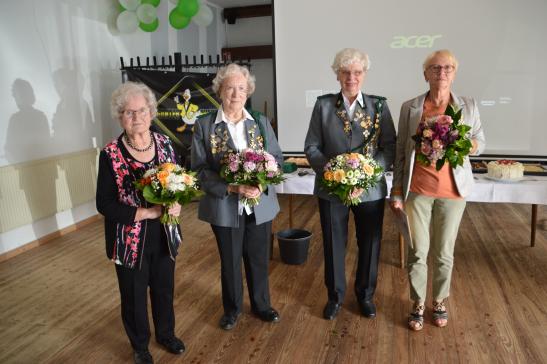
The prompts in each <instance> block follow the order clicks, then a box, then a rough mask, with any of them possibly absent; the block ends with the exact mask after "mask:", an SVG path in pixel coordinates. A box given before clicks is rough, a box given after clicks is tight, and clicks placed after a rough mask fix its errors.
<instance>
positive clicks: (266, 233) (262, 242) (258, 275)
mask: <svg viewBox="0 0 547 364" xmlns="http://www.w3.org/2000/svg"><path fill="white" fill-rule="evenodd" d="M211 227H212V229H213V232H214V233H215V236H216V239H217V245H218V252H219V254H220V266H221V282H222V305H223V307H224V314H225V315H237V314H239V313H241V311H242V306H243V278H242V276H241V258H243V262H244V264H245V276H246V278H247V288H248V290H249V298H250V301H251V310H253V311H264V310H267V309H269V308H270V305H271V304H270V288H269V285H268V264H269V253H270V244H269V239H270V235H271V229H272V223H271V221H268V222H265V223H263V224H260V225H257V224H256V221H255V215H254V214H251V215H247V214H245V212H243V215H241V216H240V217H239V227H238V228H229V227H221V226H217V225H211Z"/></svg>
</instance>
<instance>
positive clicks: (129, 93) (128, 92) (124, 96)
mask: <svg viewBox="0 0 547 364" xmlns="http://www.w3.org/2000/svg"><path fill="white" fill-rule="evenodd" d="M139 95H140V96H142V97H144V99H145V100H146V104H147V106H148V109H149V111H150V116H151V117H152V119H153V118H155V117H156V113H157V111H158V107H157V101H156V96H155V95H154V92H152V90H150V88H149V87H148V86H146V85H145V84H144V83H140V82H133V81H127V82H125V83H122V84H121V85H120V86H118V88H117V89H116V90H114V92H113V93H112V97H111V99H110V114H111V115H112V118H113V119H114V120H120V117H121V114H122V113H123V111H124V109H125V105H126V104H127V101H129V99H130V98H131V97H134V96H139Z"/></svg>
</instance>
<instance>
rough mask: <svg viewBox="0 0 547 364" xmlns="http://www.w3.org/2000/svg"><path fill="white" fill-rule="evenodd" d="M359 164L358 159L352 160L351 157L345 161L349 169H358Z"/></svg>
mask: <svg viewBox="0 0 547 364" xmlns="http://www.w3.org/2000/svg"><path fill="white" fill-rule="evenodd" d="M359 163H360V161H359V159H358V158H352V157H350V158H348V159H347V160H346V164H347V166H348V167H350V168H357V167H359Z"/></svg>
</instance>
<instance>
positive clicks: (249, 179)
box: [220, 149, 284, 206]
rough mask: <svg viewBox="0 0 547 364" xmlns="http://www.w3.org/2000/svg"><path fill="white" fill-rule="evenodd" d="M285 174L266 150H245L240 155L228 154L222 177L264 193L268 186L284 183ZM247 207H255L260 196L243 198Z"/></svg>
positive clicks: (229, 181)
mask: <svg viewBox="0 0 547 364" xmlns="http://www.w3.org/2000/svg"><path fill="white" fill-rule="evenodd" d="M282 174H283V172H282V171H281V169H280V168H279V165H278V164H277V161H276V160H275V158H274V157H273V156H272V155H271V154H270V153H268V152H266V151H265V150H254V149H245V150H243V151H241V152H238V153H228V154H227V155H226V156H225V157H224V160H223V163H222V167H221V169H220V175H221V177H222V178H224V180H225V181H226V182H228V183H230V184H236V185H249V186H255V187H258V188H259V189H260V191H263V190H264V189H265V188H266V186H267V185H277V184H279V183H281V182H282V181H283V179H284V178H283V176H282ZM241 200H242V202H243V203H244V204H245V205H247V206H255V205H257V204H258V203H259V202H260V196H258V197H254V198H249V197H244V196H242V197H241Z"/></svg>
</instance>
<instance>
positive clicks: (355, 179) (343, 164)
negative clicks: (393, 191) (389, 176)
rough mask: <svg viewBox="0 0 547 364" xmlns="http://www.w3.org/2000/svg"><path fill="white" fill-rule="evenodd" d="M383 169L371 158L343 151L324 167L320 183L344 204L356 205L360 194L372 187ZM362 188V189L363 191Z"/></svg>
mask: <svg viewBox="0 0 547 364" xmlns="http://www.w3.org/2000/svg"><path fill="white" fill-rule="evenodd" d="M383 171H384V169H383V168H382V167H381V166H380V165H379V164H378V163H377V162H376V161H375V160H374V159H372V158H367V157H365V156H364V155H362V154H359V153H345V154H340V155H337V156H336V157H334V158H332V159H331V160H330V161H329V162H328V163H327V164H326V165H325V167H324V173H323V179H322V180H321V183H322V185H323V186H324V187H325V188H326V189H327V190H328V191H329V192H330V193H331V194H333V195H336V196H338V197H339V198H340V200H341V201H342V202H343V203H344V205H346V206H351V205H357V204H358V203H359V202H361V200H360V198H359V197H360V196H361V194H362V193H363V192H366V191H367V190H368V189H370V188H371V187H374V186H375V185H376V183H378V181H379V180H380V178H381V177H382V175H383ZM363 190H364V191H363Z"/></svg>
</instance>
